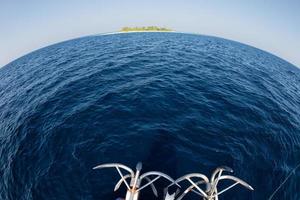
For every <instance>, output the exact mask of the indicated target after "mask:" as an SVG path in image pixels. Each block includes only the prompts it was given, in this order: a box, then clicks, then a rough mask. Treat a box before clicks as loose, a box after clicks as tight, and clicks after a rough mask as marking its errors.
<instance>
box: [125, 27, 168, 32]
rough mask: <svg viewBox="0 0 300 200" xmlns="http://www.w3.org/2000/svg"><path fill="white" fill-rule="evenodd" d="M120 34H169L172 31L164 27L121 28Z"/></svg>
mask: <svg viewBox="0 0 300 200" xmlns="http://www.w3.org/2000/svg"><path fill="white" fill-rule="evenodd" d="M120 31H121V32H133V31H134V32H136V31H164V32H170V31H173V30H172V29H169V28H165V27H158V26H147V27H145V26H143V27H123V28H122V29H121V30H120Z"/></svg>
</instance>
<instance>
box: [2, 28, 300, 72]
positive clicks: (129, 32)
mask: <svg viewBox="0 0 300 200" xmlns="http://www.w3.org/2000/svg"><path fill="white" fill-rule="evenodd" d="M131 33H175V34H178V33H180V34H191V35H199V36H204V37H213V38H219V39H223V40H228V41H232V42H236V43H239V44H242V45H246V46H249V47H251V48H255V49H258V50H260V51H263V52H265V53H268V54H271V55H272V56H275V57H277V58H279V59H281V60H283V61H285V62H287V63H289V64H290V65H292V66H294V67H295V68H297V69H300V67H298V66H297V65H294V64H293V63H291V62H289V61H288V60H286V59H284V58H282V57H280V56H278V55H276V54H274V53H272V52H269V51H267V50H264V49H261V48H259V47H255V46H253V45H250V44H246V43H243V42H240V41H237V40H232V39H228V38H224V37H220V36H215V35H205V34H201V33H194V32H182V31H176V30H172V31H144V30H143V31H128V32H124V31H112V32H105V33H97V34H91V35H83V36H79V37H75V38H70V39H67V40H64V41H58V42H54V43H52V44H49V45H46V46H43V47H40V48H37V49H34V50H33V51H31V52H28V53H25V54H24V55H21V56H19V57H17V58H16V59H14V60H12V61H10V62H9V63H7V64H5V65H3V66H2V67H1V66H0V69H1V68H3V67H5V66H7V65H9V64H10V63H13V62H14V61H16V60H18V59H20V58H22V57H25V56H27V55H29V54H31V53H33V52H35V51H39V50H41V49H44V48H47V47H50V46H53V45H57V44H60V43H64V42H68V41H72V40H76V39H81V38H85V37H94V36H105V35H114V34H131Z"/></svg>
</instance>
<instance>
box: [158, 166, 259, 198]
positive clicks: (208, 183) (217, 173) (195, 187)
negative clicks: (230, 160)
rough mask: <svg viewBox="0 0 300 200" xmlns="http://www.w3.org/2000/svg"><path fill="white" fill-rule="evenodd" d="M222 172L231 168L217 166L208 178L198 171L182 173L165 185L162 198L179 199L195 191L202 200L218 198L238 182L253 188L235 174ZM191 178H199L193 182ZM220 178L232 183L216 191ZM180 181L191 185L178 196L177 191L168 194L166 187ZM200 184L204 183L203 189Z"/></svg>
mask: <svg viewBox="0 0 300 200" xmlns="http://www.w3.org/2000/svg"><path fill="white" fill-rule="evenodd" d="M223 172H230V173H233V170H232V169H231V168H229V167H226V166H223V167H218V168H217V169H215V170H214V172H213V174H212V176H211V177H210V179H208V178H207V177H206V176H205V175H204V174H200V173H191V174H187V175H184V176H182V177H180V178H178V179H177V180H175V182H174V183H172V184H170V185H169V186H168V187H166V189H165V190H166V191H167V192H166V193H165V198H164V200H181V199H183V197H185V195H187V194H188V193H189V192H194V193H196V194H197V195H199V196H200V197H202V199H203V200H218V199H219V195H221V194H222V193H224V192H226V191H227V190H229V189H231V188H233V187H234V186H236V185H238V184H240V185H242V186H244V187H246V188H247V189H249V190H254V189H253V188H252V187H251V185H249V184H248V183H246V182H245V181H243V180H241V179H239V178H237V177H235V176H231V175H222V173H223ZM192 178H193V179H195V178H198V179H200V180H198V181H197V182H195V181H194V180H192ZM221 180H232V181H234V183H233V184H232V185H230V186H228V187H227V188H225V189H223V190H221V191H220V192H218V188H217V186H218V183H219V181H221ZM182 181H188V182H189V183H190V184H191V186H189V187H188V188H187V189H186V190H185V191H184V192H183V193H182V194H181V195H179V196H178V192H176V193H173V194H171V195H170V194H169V193H168V188H169V187H170V186H172V185H174V184H179V183H180V182H182ZM201 185H204V189H203V187H202V188H201V187H200V186H201Z"/></svg>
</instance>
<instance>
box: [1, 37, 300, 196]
mask: <svg viewBox="0 0 300 200" xmlns="http://www.w3.org/2000/svg"><path fill="white" fill-rule="evenodd" d="M0 111H1V112H0V194H1V195H0V198H1V199H4V200H6V199H9V200H15V199H18V200H22V199H24V200H25V199H26V200H29V199H51V200H52V199H103V200H104V199H105V200H106V199H115V198H116V197H117V196H120V195H122V192H124V188H122V190H121V191H120V192H119V193H114V192H113V187H114V184H115V183H116V181H117V180H118V179H119V177H118V174H117V173H116V171H115V170H109V169H108V170H99V171H95V170H92V167H94V166H96V165H98V164H101V163H107V162H120V163H124V164H126V165H128V166H130V167H132V168H134V167H135V164H136V163H137V162H138V161H142V162H143V164H144V170H145V171H148V170H159V171H162V172H165V173H167V174H169V175H171V176H172V177H174V178H177V177H179V176H182V175H184V174H186V173H191V172H201V173H204V174H207V175H210V173H211V172H212V170H213V169H215V168H216V167H218V166H221V165H227V166H230V167H232V168H233V169H234V170H235V172H234V175H235V176H237V177H240V178H242V179H243V180H245V181H247V182H248V183H250V184H251V185H252V186H253V187H254V189H255V190H254V191H253V192H251V191H248V190H246V189H244V188H241V187H236V188H235V189H232V190H231V191H230V192H227V193H224V194H222V195H221V196H220V199H231V200H232V199H239V200H240V199H267V198H268V197H269V196H270V195H271V193H272V192H273V191H274V190H275V189H276V187H278V186H279V184H280V183H281V182H282V181H283V180H284V178H285V177H286V176H287V175H288V173H289V172H290V171H291V170H292V169H293V168H294V167H295V166H296V165H297V163H298V162H299V161H300V70H299V69H298V68H296V67H295V66H293V65H291V64H289V63H288V62H286V61H284V60H282V59H280V58H278V57H275V56H273V55H271V54H269V53H266V52H264V51H261V50H259V49H256V48H253V47H250V46H247V45H243V44H240V43H237V42H233V41H229V40H225V39H220V38H215V37H208V36H200V35H193V34H181V33H130V34H114V35H102V36H89V37H84V38H79V39H75V40H70V41H66V42H63V43H59V44H55V45H52V46H49V47H46V48H43V49H40V50H38V51H35V52H33V53H30V54H28V55H26V56H24V57H22V58H20V59H17V60H16V61H14V62H12V63H10V64H8V65H7V66H5V67H3V68H1V69H0ZM158 184H159V185H158V188H159V192H160V193H161V190H160V186H161V187H163V186H165V183H164V182H163V181H162V182H159V183H158ZM299 191H300V172H299V171H297V172H295V173H294V175H293V176H292V177H291V178H290V179H289V180H288V181H287V182H286V184H285V185H284V187H283V188H282V189H280V190H279V192H278V194H277V195H276V196H275V198H274V199H295V200H296V199H300V192H299ZM141 199H142V200H148V199H149V200H150V199H156V198H155V197H154V195H152V194H151V191H145V192H143V193H142V194H141ZM186 199H199V198H195V196H193V195H191V196H187V198H186Z"/></svg>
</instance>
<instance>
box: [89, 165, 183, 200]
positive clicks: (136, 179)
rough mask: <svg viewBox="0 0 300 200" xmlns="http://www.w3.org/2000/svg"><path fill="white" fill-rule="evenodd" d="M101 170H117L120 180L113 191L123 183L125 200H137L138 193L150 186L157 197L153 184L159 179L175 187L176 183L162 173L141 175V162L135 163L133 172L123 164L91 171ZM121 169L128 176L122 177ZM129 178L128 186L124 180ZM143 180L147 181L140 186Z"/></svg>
mask: <svg viewBox="0 0 300 200" xmlns="http://www.w3.org/2000/svg"><path fill="white" fill-rule="evenodd" d="M103 168H116V169H117V171H118V173H119V175H120V177H121V179H120V180H119V181H118V182H117V184H116V186H115V188H114V191H117V190H118V189H119V187H120V186H121V185H122V183H124V184H125V185H126V188H127V192H126V196H125V200H138V199H139V194H140V191H141V190H143V189H144V188H146V187H147V186H151V188H152V191H153V193H154V195H155V196H156V197H158V193H157V190H156V188H155V186H154V184H153V183H154V182H155V181H157V180H158V179H159V178H161V177H162V178H165V179H167V180H168V181H170V182H172V183H173V184H176V185H177V183H175V181H174V180H173V179H172V178H171V177H170V176H168V175H167V174H164V173H162V172H158V171H150V172H146V173H144V174H141V170H142V163H141V162H139V163H137V165H136V171H135V172H134V171H133V170H132V169H131V168H129V167H127V166H125V165H123V164H119V163H108V164H102V165H98V166H96V167H94V168H93V169H103ZM121 169H123V170H125V171H127V172H129V174H126V175H125V176H124V175H123V173H122V172H121ZM151 176H155V177H154V178H153V179H150V178H149V177H151ZM129 178H130V183H129V184H128V182H127V181H126V179H129ZM143 180H146V181H147V183H146V184H144V185H143V184H142V183H143Z"/></svg>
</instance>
